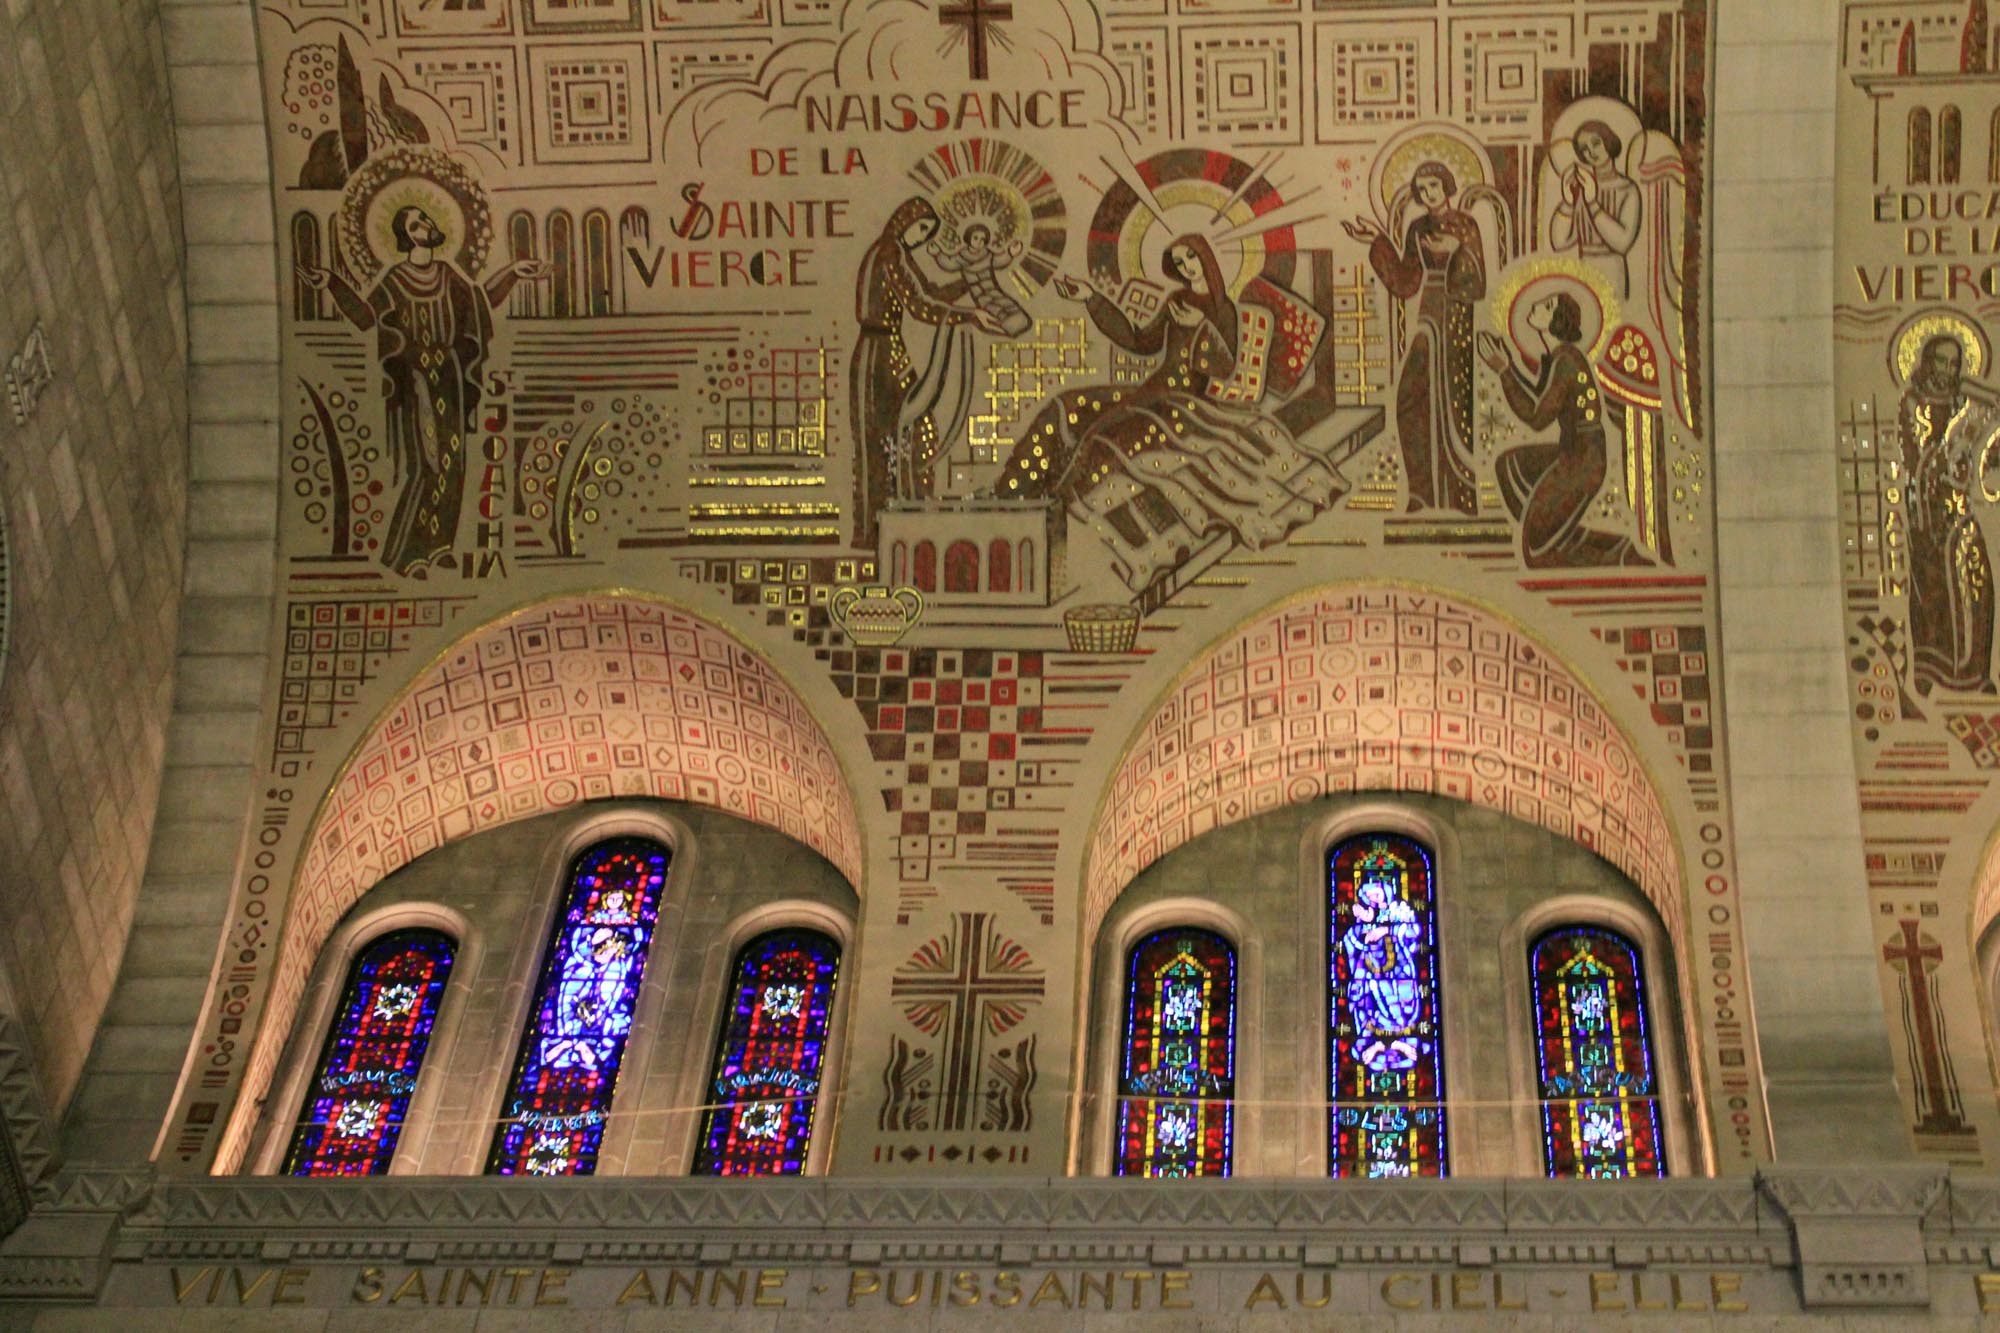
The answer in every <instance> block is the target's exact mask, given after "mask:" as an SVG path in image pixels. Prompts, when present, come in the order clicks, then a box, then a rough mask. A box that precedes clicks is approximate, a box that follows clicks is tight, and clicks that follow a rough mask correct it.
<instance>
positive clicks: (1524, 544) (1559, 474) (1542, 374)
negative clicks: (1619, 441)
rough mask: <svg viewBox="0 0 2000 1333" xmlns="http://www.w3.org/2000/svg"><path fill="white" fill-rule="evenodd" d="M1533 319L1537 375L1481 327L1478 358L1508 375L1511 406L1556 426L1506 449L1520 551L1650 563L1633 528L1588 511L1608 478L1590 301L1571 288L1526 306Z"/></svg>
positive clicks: (1566, 564)
mask: <svg viewBox="0 0 2000 1333" xmlns="http://www.w3.org/2000/svg"><path fill="white" fill-rule="evenodd" d="M1528 327H1529V328H1530V329H1533V330H1534V331H1535V332H1536V333H1537V334H1538V335H1539V336H1540V338H1541V343H1542V356H1541V358H1540V362H1539V365H1538V367H1537V369H1536V371H1535V373H1534V374H1533V375H1530V374H1529V373H1528V372H1527V371H1525V370H1523V369H1522V368H1521V367H1519V366H1517V365H1516V364H1515V363H1514V360H1513V358H1512V356H1510V355H1509V354H1508V351H1507V346H1506V344H1505V343H1503V342H1502V341H1501V340H1500V339H1499V338H1498V337H1497V336H1495V335H1494V334H1491V333H1482V334H1480V335H1479V358H1480V360H1482V361H1484V362H1485V363H1486V365H1487V366H1488V367H1489V368H1490V369H1492V370H1493V371H1494V372H1496V373H1497V374H1498V375H1499V376H1500V386H1501V389H1502V391H1503V392H1504V393H1505V394H1506V395H1507V406H1508V407H1510V408H1512V409H1513V412H1514V415H1515V416H1517V417H1519V418H1520V419H1521V422H1522V424H1524V425H1525V426H1527V427H1528V429H1529V430H1534V431H1541V430H1547V429H1548V428H1549V427H1550V426H1554V427H1555V428H1556V440H1555V442H1554V443H1552V444H1527V445H1522V446H1520V447H1518V448H1515V449H1510V450H1508V451H1507V452H1506V453H1504V454H1502V455H1500V460H1499V464H1498V466H1497V467H1496V468H1495V473H1496V477H1497V480H1498V481H1499V483H1500V498H1501V499H1502V500H1504V501H1505V502H1506V505H1507V512H1508V513H1510V514H1512V515H1513V516H1514V521H1515V522H1516V523H1517V524H1519V525H1520V529H1521V560H1522V563H1524V564H1526V565H1527V567H1528V568H1529V569H1573V568H1577V567H1588V566H1604V565H1650V564H1652V563H1653V562H1652V561H1651V560H1648V559H1647V558H1646V556H1645V555H1644V554H1643V553H1641V552H1640V551H1639V550H1638V548H1637V547H1635V546H1634V545H1633V544H1632V540H1631V538H1629V537H1622V536H1619V535H1618V534H1616V533H1611V532H1604V531H1601V530H1599V529H1596V528H1590V527H1586V526H1585V525H1584V518H1585V517H1586V516H1587V515H1588V514H1589V512H1590V505H1591V502H1592V501H1593V500H1595V499H1596V498H1597V492H1598V489H1599V488H1600V487H1601V486H1603V485H1604V472H1605V466H1606V463H1605V439H1604V402H1603V394H1602V392H1601V391H1600V389H1599V387H1598V383H1597V375H1596V372H1594V371H1593V370H1592V369H1591V365H1590V356H1589V354H1588V353H1587V352H1586V351H1585V350H1584V349H1583V348H1582V347H1581V346H1580V345H1579V344H1580V343H1581V342H1582V341H1583V310H1582V307H1581V305H1580V304H1579V303H1578V301H1577V299H1576V298H1575V297H1574V296H1572V295H1570V294H1569V293H1568V292H1565V291H1556V292H1551V293H1550V294H1548V295H1547V296H1544V297H1543V298H1542V299H1541V300H1539V301H1537V302H1535V303H1534V304H1533V305H1532V306H1530V307H1529V308H1528Z"/></svg>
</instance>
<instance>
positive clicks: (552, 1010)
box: [486, 838, 672, 1176]
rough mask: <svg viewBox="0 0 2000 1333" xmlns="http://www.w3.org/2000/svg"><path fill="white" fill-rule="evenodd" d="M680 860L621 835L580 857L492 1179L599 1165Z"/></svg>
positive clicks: (531, 1019)
mask: <svg viewBox="0 0 2000 1333" xmlns="http://www.w3.org/2000/svg"><path fill="white" fill-rule="evenodd" d="M671 857H672V853H670V852H669V851H668V850H667V849H666V848H665V847H663V846H661V845H660V844H659V843H656V842H648V841H646V840H644V839H640V838H614V839H612V840H610V841H608V842H602V843H599V844H597V845H596V846H595V847H592V848H590V849H588V850H587V851H585V852H584V853H583V854H582V855H580V856H578V857H577V858H576V861H575V862H574V863H573V864H572V866H571V869H570V875H569V884H568V888H567V891H566V892H565V893H564V895H563V902H562V907H561V909H560V910H559V911H558V913H557V915H556V922H555V931H554V934H553V935H552V936H551V938H550V940H549V946H548V949H547V951H546V952H545V953H544V955H543V958H542V970H541V979H540V981H539V982H538V983H537V985H536V987H535V1000H534V1005H533V1007H532V1008H531V1009H530V1010H529V1011H528V1025H527V1031H526V1032H525V1033H524V1034H523V1036H522V1038H521V1049H520V1053H519V1054H518V1055H516V1056H515V1059H514V1074H513V1077H512V1078H511V1079H509V1080H508V1083H507V1102H506V1105H505V1106H504V1108H503V1110H502V1112H501V1117H500V1128H499V1130H498V1132H497V1133H495V1134H494V1136H493V1147H492V1150H491V1152H490V1153H489V1154H488V1156H487V1161H486V1173H487V1174H488V1175H501V1176H511V1175H517V1174H519V1173H521V1172H527V1173H529V1174H531V1175H540V1176H587V1175H590V1174H591V1173H592V1172H594V1171H595V1170H596V1169H597V1152H598V1149H599V1148H600V1147H601V1146H602V1144H603V1141H604V1123H605V1120H606V1119H607V1118H608V1117H609V1115H610V1112H611V1100H612V1097H613V1095H614V1094H615V1093H616V1092H617V1089H618V1070H619V1066H620V1065H621V1064H622V1063H623V1061H624V1058H625V1042H626V1039H627V1038H628V1037H629V1036H630V1035H631V1032H632V1012H633V1009H634V1008H635V1007H636V1004H637V1001H638V997H639V982H640V979H641V978H642V977H643V976H644V975H645V971H646V954H647V951H648V950H649V949H650V947H651V946H652V942H653V927H654V924H655V922H656V921H657V919H658V917H659V911H660V894H661V890H662V889H663V888H664V887H665V885H666V882H667V865H668V862H669V861H670V860H671Z"/></svg>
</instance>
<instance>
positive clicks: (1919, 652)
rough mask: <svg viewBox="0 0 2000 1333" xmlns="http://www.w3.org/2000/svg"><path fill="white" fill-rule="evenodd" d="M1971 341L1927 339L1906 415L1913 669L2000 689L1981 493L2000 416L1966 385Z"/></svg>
mask: <svg viewBox="0 0 2000 1333" xmlns="http://www.w3.org/2000/svg"><path fill="white" fill-rule="evenodd" d="M1964 370H1965V347H1964V345H1963V344H1962V343H1960V342H1959V340H1958V339H1957V338H1956V337H1953V336H1952V335H1950V334H1939V335H1937V336H1935V337H1932V338H1930V339H1927V340H1926V341H1925V343H1924V346H1923V351H1922V354H1921V355H1920V356H1919V357H1918V358H1917V365H1916V368H1915V369H1914V370H1913V371H1912V372H1911V375H1910V382H1909V387H1907V388H1906V389H1905V390H1904V391H1903V401H1902V405H1901V407H1900V408H1899V410H1898V412H1897V425H1898V426H1899V427H1900V435H1901V439H1902V449H1903V467H1904V469H1905V470H1906V471H1907V472H1908V474H1909V484H1908V486H1907V487H1906V488H1905V492H1904V493H1905V501H1904V504H1905V507H1906V509H1907V514H1908V519H1909V534H1910V536H1909V550H1910V576H1909V586H1910V615H1909V620H1910V649H1911V651H1910V659H1911V661H1910V672H1911V675H1912V676H1913V677H1914V684H1915V686H1916V689H1917V693H1919V694H1926V695H1927V694H1929V693H1930V692H1931V690H1932V689H1933V688H1935V687H1937V686H1943V687H1944V688H1945V689H1948V690H1969V691H1974V692H1977V693H1979V694H1993V693H1995V689H1994V683H1993V561H1992V558H1991V557H1990V556H1989V555H1988V553H1987V550H1986V539H1985V537H1984V536H1982V535H1981V533H1980V530H1979V519H1978V517H1977V516H1976V515H1975V514H1974V513H1973V512H1972V497H1973V493H1974V490H1975V487H1976V485H1977V482H1978V477H1979V473H1980V472H1981V470H1982V464H1983V461H1984V460H1983V458H1982V454H1983V452H1984V446H1986V445H1988V444H1990V443H1991V442H1992V440H1993V439H1994V437H1995V435H1996V433H2000V412H1996V410H1995V406H1994V404H1993V402H1992V401H1991V400H1990V399H1989V398H1987V397H1986V396H1985V395H1984V394H1982V393H1976V392H1974V391H1973V390H1971V389H1970V388H1968V387H1967V386H1966V384H1965V381H1964Z"/></svg>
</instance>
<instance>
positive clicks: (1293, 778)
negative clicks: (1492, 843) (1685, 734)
mask: <svg viewBox="0 0 2000 1333" xmlns="http://www.w3.org/2000/svg"><path fill="white" fill-rule="evenodd" d="M1132 735H1133V739H1132V741H1131V742H1130V744H1129V745H1128V746H1127V748H1126V750H1125V753H1124V755H1123V756H1122V757H1121V758H1120V759H1119V760H1118V762H1117V763H1116V765H1115V766H1114V768H1113V771H1112V777H1111V779H1110V781H1109V782H1108V783H1107V785H1106V788H1105V793H1104V796H1103V798H1102V801H1101V804H1100V806H1099V809H1098V814H1097V818H1096V821H1095V823H1094V825H1093V828H1092V833H1091V840H1090V847H1089V851H1088V862H1087V864H1088V869H1087V871H1086V875H1085V891H1084V925H1085V927H1086V930H1085V935H1086V938H1088V937H1090V936H1092V935H1094V934H1095V932H1096V929H1097V926H1098V923H1100V922H1101V921H1102V920H1103V919H1104V914H1105V911H1106V910H1107V909H1108V908H1109V907H1110V905H1111V903H1112V902H1113V901H1114V900H1115V899H1116V898H1117V896H1118V895H1119V893H1121V892H1122V891H1123V890H1124V888H1125V886H1126V885H1127V884H1129V883H1131V882H1132V880H1133V878H1134V877H1135V876H1137V875H1138V873H1139V872H1140V871H1142V870H1144V869H1145V868H1146V867H1147V866H1149V865H1151V864H1152V863H1153V862H1155V861H1157V860H1159V859H1160V858H1161V857H1163V856H1165V855H1166V854H1167V853H1169V852H1171V851H1173V850H1174V849H1175V848H1177V847H1179V846H1181V845H1182V844H1184V843H1186V842H1188V841H1190V840H1192V839H1194V838H1196V837H1199V836H1200V835H1201V834H1203V833H1207V832H1209V831H1210V830H1212V829H1217V828H1222V827H1224V826H1226V825H1229V824H1233V823H1236V822H1237V821H1239V820H1242V819H1248V818H1250V817H1251V816H1253V815H1259V814H1262V813H1264V812H1265V811H1267V810H1275V809H1278V808H1280V807H1281V806H1285V805H1291V804H1296V803H1298V802H1302V801H1311V800H1316V799H1318V798H1319V797H1322V796H1327V795H1335V794H1339V793H1343V792H1364V791H1407V792H1421V793H1426V794H1431V795H1438V796H1446V797H1451V798H1454V799H1457V800H1462V801H1466V802H1469V803H1471V804H1474V805H1480V806H1485V807H1487V808H1489V809H1493V810H1498V811H1500V812H1502V813H1504V814H1508V815H1512V816H1513V817H1515V818H1517V819H1521V820H1524V821H1526V822H1528V823H1532V824H1538V825H1540V826H1542V827H1543V828H1546V829H1549V830H1550V831H1551V832H1554V833H1556V834H1559V835H1561V836H1562V837H1565V838H1568V839H1570V840H1571V841H1574V842H1576V843H1578V844H1580V845H1581V846H1583V847H1584V848H1586V849H1588V850H1590V851H1592V852H1595V853H1597V854H1598V855H1599V856H1602V857H1603V858H1604V859H1605V860H1607V861H1609V862H1611V863H1612V864H1613V865H1615V866H1617V867H1618V868H1619V869H1620V870H1622V871H1624V873H1625V874H1626V875H1627V876H1628V877H1630V878H1631V880H1632V881H1633V882H1634V883H1635V884H1637V885H1638V886H1639V888H1640V890H1641V891H1642V892H1643V893H1644V894H1645V895H1646V897H1647V899H1648V900H1649V901H1650V902H1651V903H1652V904H1653V906H1654V908H1655V910H1657V911H1658V912H1659V914H1660V917H1661V919H1662V921H1663V922H1664V923H1665V925H1666V928H1667V933H1668V936H1669V938H1671V939H1676V940H1678V939H1679V938H1681V935H1682V923H1683V921H1684V919H1685V917H1686V909H1685V903H1684V894H1683V890H1682V887H1681V857H1680V850H1679V846H1678V842H1677V838H1676V834H1675V830H1674V824H1673V820H1672V818H1671V816H1670V814H1669V812H1668V809H1667V806H1666V804H1665V803H1664V802H1663V801H1662V799H1661V797H1660V794H1659V789H1658V787H1657V786H1656V785H1655V783H1654V782H1653V780H1652V778H1651V777H1650V775H1649V774H1648V773H1647V771H1646V768H1645V765H1644V763H1643V762H1642V760H1641V758H1640V754H1639V750H1638V748H1637V747H1636V746H1635V745H1634V743H1633V742H1632V740H1631V738H1630V737H1629V736H1628V735H1626V733H1625V732H1624V730H1623V729H1622V728H1621V726H1620V725H1619V723H1618V721H1617V720H1616V718H1614V717H1613V716H1612V714H1611V713H1610V711H1609V710H1608V709H1607V708H1606V707H1605V705H1604V704H1603V703H1602V702H1601V701H1600V700H1599V698H1598V696H1597V695H1596V693H1595V692H1594V691H1593V690H1592V689H1591V688H1590V686H1588V685H1587V684H1585V683H1584V681H1583V679H1582V677H1581V676H1580V674H1579V673H1577V672H1576V671H1574V670H1573V669H1572V668H1570V667H1569V666H1568V665H1567V664H1566V663H1565V662H1564V661H1563V660H1562V658H1560V657H1559V656H1557V655H1556V654H1555V653H1554V652H1553V651H1551V650H1550V649H1548V648H1547V647H1545V646H1544V645H1543V644H1542V643H1540V642H1539V641H1537V640H1536V639H1535V638H1534V637H1532V636H1531V635H1529V634H1528V633H1527V632H1526V631H1524V630H1522V629H1521V628H1520V627H1518V626H1517V625H1515V624H1513V623H1512V622H1510V621H1509V620H1507V619H1505V618H1503V617H1502V616H1500V615H1498V614H1496V613H1494V612H1491V611H1488V610H1485V609H1483V608H1479V607H1476V606H1473V605H1470V604H1468V603H1466V602H1463V601H1460V600H1457V599H1455V598H1451V597H1445V596H1440V595H1437V594H1434V593H1431V592H1428V591H1426V592H1417V591H1412V590H1406V589H1389V588H1373V589H1356V590H1352V591H1341V592H1329V593H1321V594H1316V595H1313V596H1310V597H1307V598H1304V599H1301V600H1297V601H1293V602H1290V603H1286V604H1282V605H1280V606H1278V607H1275V608H1272V609H1270V610H1267V611H1264V612H1261V613H1259V614H1258V615H1257V616H1255V617H1253V618H1252V619H1251V620H1250V621H1249V622H1248V623H1246V624H1244V625H1242V626H1239V627H1238V628H1237V629H1235V630H1232V631H1230V632H1229V633H1228V634H1226V635H1224V636H1223V637H1222V639H1221V640H1219V641H1218V642H1217V643H1216V644H1215V645H1214V646H1212V647H1211V648H1209V649H1208V650H1207V651H1206V652H1204V653H1203V654H1202V655H1201V656H1200V657H1198V658H1197V659H1196V660H1195V662H1194V665H1193V666H1192V667H1190V668H1189V669H1188V670H1187V671H1185V672H1183V673H1182V674H1181V676H1180V677H1179V678H1178V679H1177V680H1176V681H1175V682H1174V684H1173V685H1172V686H1170V687H1169V688H1168V690H1167V692H1166V693H1165V695H1164V696H1163V697H1162V698H1161V699H1160V701H1159V702H1158V703H1157V704H1156V705H1155V706H1154V708H1153V710H1152V712H1151V713H1150V714H1149V715H1148V716H1147V717H1146V719H1145V720H1144V721H1143V722H1142V723H1141V724H1140V725H1139V726H1138V727H1137V728H1136V729H1135V730H1134V732H1133V733H1132Z"/></svg>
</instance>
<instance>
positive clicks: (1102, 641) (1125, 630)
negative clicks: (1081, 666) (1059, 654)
mask: <svg viewBox="0 0 2000 1333" xmlns="http://www.w3.org/2000/svg"><path fill="white" fill-rule="evenodd" d="M1063 632H1064V633H1065V634H1067V635H1069V646H1070V651H1071V652H1077V653H1129V652H1131V651H1132V649H1133V647H1134V646H1135V645H1136V644H1137V643H1138V642H1139V608H1138V607H1136V606H1124V605H1120V604H1117V603H1103V604H1099V605H1096V606H1073V607H1071V608H1070V609H1069V610H1067V611H1065V612H1063Z"/></svg>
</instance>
